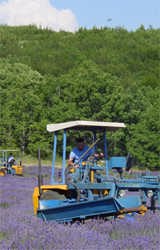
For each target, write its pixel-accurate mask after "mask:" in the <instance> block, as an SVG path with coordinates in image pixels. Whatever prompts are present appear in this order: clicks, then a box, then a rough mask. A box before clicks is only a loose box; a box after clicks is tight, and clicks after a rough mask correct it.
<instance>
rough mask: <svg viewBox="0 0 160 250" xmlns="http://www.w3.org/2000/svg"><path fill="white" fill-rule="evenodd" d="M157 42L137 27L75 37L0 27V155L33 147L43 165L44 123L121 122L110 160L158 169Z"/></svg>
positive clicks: (155, 34) (159, 36)
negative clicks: (126, 157) (129, 159)
mask: <svg viewBox="0 0 160 250" xmlns="http://www.w3.org/2000/svg"><path fill="white" fill-rule="evenodd" d="M159 41H160V30H159V29H157V30H155V29H152V28H150V29H147V30H145V29H144V28H143V26H142V27H140V28H139V29H137V30H136V31H134V32H128V31H127V30H125V29H123V28H116V29H110V28H102V29H96V28H93V29H91V30H86V29H80V30H79V31H78V32H76V33H75V34H73V33H68V32H53V31H50V30H42V29H37V28H36V27H33V26H26V27H7V26H0V147H1V148H4V147H5V148H6V147H17V148H20V149H22V150H24V151H25V152H26V153H30V154H33V155H34V154H35V153H36V152H37V148H38V147H39V146H40V147H41V149H42V154H43V156H44V157H45V156H47V155H48V153H49V152H50V148H51V139H52V138H51V135H50V134H48V133H47V132H46V124H47V123H50V122H63V121H68V120H75V119H88V120H91V119H93V120H102V121H119V122H121V121H123V122H125V123H126V124H127V127H128V129H126V130H125V131H124V132H121V133H117V134H116V136H114V135H110V137H111V136H112V137H115V138H114V141H115V144H116V145H117V147H116V149H114V153H124V154H127V152H130V153H131V154H132V155H133V157H134V158H135V159H136V164H141V165H142V166H148V167H151V168H158V167H160V136H159V134H160V83H159V76H160V63H159V59H160V58H159V57H160V53H159V51H160V50H159V49H160V48H159ZM110 139H111V138H110ZM118 145H120V148H121V152H120V151H119V150H118ZM112 147H113V146H112ZM110 151H113V148H111V149H110Z"/></svg>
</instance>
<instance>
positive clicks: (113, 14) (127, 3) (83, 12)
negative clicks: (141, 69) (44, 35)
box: [51, 0, 160, 30]
mask: <svg viewBox="0 0 160 250" xmlns="http://www.w3.org/2000/svg"><path fill="white" fill-rule="evenodd" d="M51 2H52V4H53V5H54V6H55V7H56V8H58V9H65V8H69V9H71V10H72V12H73V13H74V14H75V16H76V18H77V22H78V24H79V26H83V27H87V28H91V27H93V26H94V25H95V26H110V27H115V26H122V27H125V28H127V29H129V30H133V29H136V28H138V27H139V26H140V25H141V24H143V25H144V26H145V27H146V28H147V27H149V25H152V26H153V28H160V0H51ZM110 19H112V20H110Z"/></svg>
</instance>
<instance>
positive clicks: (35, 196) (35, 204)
mask: <svg viewBox="0 0 160 250" xmlns="http://www.w3.org/2000/svg"><path fill="white" fill-rule="evenodd" d="M40 189H41V191H42V192H47V191H49V190H55V191H56V190H57V191H58V190H64V191H67V190H68V186H67V185H63V184H58V185H42V186H41V187H40ZM39 198H40V192H39V187H35V188H34V191H33V195H32V201H33V211H34V214H37V209H38V207H39Z"/></svg>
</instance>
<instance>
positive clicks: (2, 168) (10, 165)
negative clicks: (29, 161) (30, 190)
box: [0, 149, 23, 176]
mask: <svg viewBox="0 0 160 250" xmlns="http://www.w3.org/2000/svg"><path fill="white" fill-rule="evenodd" d="M13 155H14V157H13ZM9 158H10V159H11V158H12V159H11V161H10V160H9ZM18 162H19V163H18ZM7 174H12V175H22V174H23V167H22V162H21V160H20V151H19V150H13V149H12V150H11V149H3V150H0V176H5V175H7Z"/></svg>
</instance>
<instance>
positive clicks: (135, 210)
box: [119, 205, 147, 216]
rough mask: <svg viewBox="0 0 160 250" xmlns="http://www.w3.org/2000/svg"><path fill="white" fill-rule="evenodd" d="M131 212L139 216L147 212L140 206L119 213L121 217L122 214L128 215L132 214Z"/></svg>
mask: <svg viewBox="0 0 160 250" xmlns="http://www.w3.org/2000/svg"><path fill="white" fill-rule="evenodd" d="M132 212H136V213H139V214H141V215H144V214H145V213H146V212H147V207H146V206H144V205H141V206H139V207H133V208H124V209H122V210H121V211H120V214H119V216H120V215H123V214H126V213H127V214H128V213H132Z"/></svg>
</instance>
